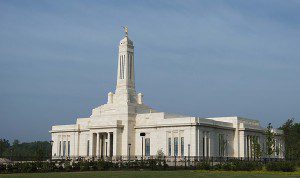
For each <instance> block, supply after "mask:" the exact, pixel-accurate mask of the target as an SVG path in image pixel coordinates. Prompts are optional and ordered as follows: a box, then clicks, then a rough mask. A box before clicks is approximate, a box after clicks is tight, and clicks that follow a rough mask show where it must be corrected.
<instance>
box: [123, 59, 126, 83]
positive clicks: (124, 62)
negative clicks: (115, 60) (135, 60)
mask: <svg viewBox="0 0 300 178" xmlns="http://www.w3.org/2000/svg"><path fill="white" fill-rule="evenodd" d="M125 65H126V60H125V55H123V79H124V78H125Z"/></svg>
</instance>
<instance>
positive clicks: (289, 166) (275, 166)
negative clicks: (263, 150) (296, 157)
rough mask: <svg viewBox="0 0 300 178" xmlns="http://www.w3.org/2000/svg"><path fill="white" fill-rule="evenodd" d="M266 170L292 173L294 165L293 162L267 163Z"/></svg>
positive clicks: (294, 168) (294, 169)
mask: <svg viewBox="0 0 300 178" xmlns="http://www.w3.org/2000/svg"><path fill="white" fill-rule="evenodd" d="M266 169H267V171H283V172H294V171H296V164H295V163H293V162H269V163H267V164H266Z"/></svg>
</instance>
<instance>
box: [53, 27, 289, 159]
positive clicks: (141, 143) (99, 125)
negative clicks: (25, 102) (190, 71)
mask: <svg viewBox="0 0 300 178" xmlns="http://www.w3.org/2000/svg"><path fill="white" fill-rule="evenodd" d="M134 60H135V58H134V45H133V41H131V40H130V39H129V37H128V30H127V28H126V35H125V37H124V38H123V39H122V40H121V41H120V43H119V53H118V70H117V73H118V75H117V84H116V90H115V92H114V93H113V92H109V93H108V96H107V103H106V104H103V105H101V106H99V107H96V108H95V109H93V110H92V113H91V116H90V117H87V118H77V120H76V123H75V124H72V125H55V126H52V129H51V131H50V133H51V137H52V141H53V145H52V158H53V159H57V158H59V159H61V158H63V159H64V158H78V157H82V158H106V157H118V156H122V157H127V156H137V157H140V156H145V157H147V156H155V155H157V154H158V152H159V153H160V154H161V153H163V154H164V155H165V156H178V157H181V156H205V157H206V156H208V157H209V156H214V157H218V156H220V157H243V158H245V157H250V158H251V157H254V156H255V152H254V148H253V147H254V146H253V145H254V144H259V145H260V149H261V151H262V156H266V155H264V153H265V150H266V144H265V130H266V129H265V128H263V127H261V126H260V123H259V121H257V120H252V119H246V118H243V117H237V116H233V117H216V118H201V117H194V116H183V115H177V114H169V113H165V112H159V111H156V110H154V109H152V108H151V107H149V106H147V105H146V104H144V100H143V94H142V93H137V92H136V90H135V71H134V67H135V66H134ZM273 132H274V133H275V145H274V149H275V152H274V154H273V155H272V156H271V157H276V158H282V157H283V152H284V150H283V148H284V145H283V144H284V143H283V141H282V140H281V139H280V135H282V132H281V131H280V130H275V129H274V130H273Z"/></svg>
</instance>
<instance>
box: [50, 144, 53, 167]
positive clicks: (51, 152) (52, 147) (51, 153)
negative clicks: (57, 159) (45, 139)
mask: <svg viewBox="0 0 300 178" xmlns="http://www.w3.org/2000/svg"><path fill="white" fill-rule="evenodd" d="M50 144H51V155H50V162H52V149H53V140H51V141H50Z"/></svg>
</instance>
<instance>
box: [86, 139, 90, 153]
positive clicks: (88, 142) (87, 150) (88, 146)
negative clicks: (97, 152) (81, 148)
mask: <svg viewBox="0 0 300 178" xmlns="http://www.w3.org/2000/svg"><path fill="white" fill-rule="evenodd" d="M86 155H87V156H90V141H89V140H88V141H87V145H86Z"/></svg>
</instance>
